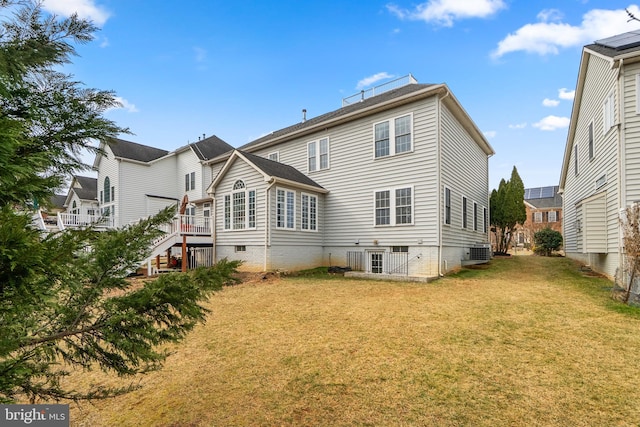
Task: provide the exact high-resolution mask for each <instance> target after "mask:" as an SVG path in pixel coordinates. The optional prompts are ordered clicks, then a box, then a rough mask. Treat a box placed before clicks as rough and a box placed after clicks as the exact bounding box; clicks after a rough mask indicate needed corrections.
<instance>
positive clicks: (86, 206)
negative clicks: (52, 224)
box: [58, 176, 99, 229]
mask: <svg viewBox="0 0 640 427" xmlns="http://www.w3.org/2000/svg"><path fill="white" fill-rule="evenodd" d="M97 182H98V180H97V179H96V178H91V177H87V176H74V177H73V179H72V180H71V185H70V186H69V191H68V192H67V197H66V198H65V201H64V208H65V212H64V213H61V214H58V220H59V221H58V222H59V227H60V228H62V229H64V228H66V227H73V226H81V225H87V224H91V223H94V222H96V221H97V219H98V217H99V207H98V199H97V196H96V195H97V188H98V187H97ZM60 223H61V224H60Z"/></svg>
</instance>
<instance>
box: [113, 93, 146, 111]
mask: <svg viewBox="0 0 640 427" xmlns="http://www.w3.org/2000/svg"><path fill="white" fill-rule="evenodd" d="M114 99H115V100H116V101H117V102H118V103H119V104H120V106H119V107H115V108H111V110H126V111H127V112H129V113H137V112H138V111H139V110H138V108H136V106H135V104H132V103H130V102H129V101H127V100H126V99H124V98H122V97H120V96H116V97H115V98H114Z"/></svg>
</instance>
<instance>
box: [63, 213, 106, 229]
mask: <svg viewBox="0 0 640 427" xmlns="http://www.w3.org/2000/svg"><path fill="white" fill-rule="evenodd" d="M114 220H115V218H113V217H109V216H101V215H88V214H70V213H66V212H65V213H59V214H58V228H59V229H60V230H64V229H65V228H82V227H89V226H93V227H96V228H113V227H114V225H115V221H114Z"/></svg>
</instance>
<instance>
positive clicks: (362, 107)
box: [215, 83, 495, 161]
mask: <svg viewBox="0 0 640 427" xmlns="http://www.w3.org/2000/svg"><path fill="white" fill-rule="evenodd" d="M436 95H441V99H442V100H443V102H444V103H445V104H446V105H447V106H448V107H449V108H450V110H451V111H452V113H453V115H454V116H455V117H456V119H457V120H458V121H460V123H461V125H462V126H463V127H464V128H465V129H466V130H467V131H468V132H469V134H470V135H471V136H472V137H473V138H474V140H475V141H476V142H477V143H478V145H479V146H480V147H481V148H482V150H483V151H484V152H485V153H486V154H487V155H493V154H495V152H494V151H493V148H492V147H491V145H490V144H489V142H488V141H487V140H486V138H485V137H484V135H483V134H482V132H481V131H480V130H479V129H478V128H477V126H476V125H475V123H473V121H472V120H471V118H470V117H469V115H468V114H467V112H466V111H465V110H464V108H462V106H461V105H460V103H459V102H458V100H457V99H456V98H455V96H453V94H452V93H451V91H450V90H449V88H448V87H447V86H446V85H445V84H420V83H411V84H407V85H404V86H401V87H398V88H396V89H391V90H389V91H386V92H383V93H381V94H379V95H375V96H372V97H369V98H366V99H363V100H362V101H360V102H356V103H354V104H350V105H347V106H344V107H342V108H339V109H337V110H334V111H331V112H328V113H325V114H322V115H320V116H317V117H313V118H311V119H308V120H304V121H302V122H299V123H296V124H294V125H291V126H288V127H285V128H283V129H280V130H277V131H274V132H271V133H270V134H268V135H265V136H263V137H261V138H258V139H256V140H254V141H251V142H249V143H247V144H245V145H243V146H241V147H240V148H239V150H241V151H242V152H251V151H255V150H257V149H260V148H265V147H268V146H271V145H275V144H277V143H281V142H284V141H287V140H290V139H294V138H298V137H300V136H304V135H308V134H311V133H313V132H317V131H318V130H319V129H326V128H327V127H333V126H337V125H339V124H341V123H346V122H349V121H352V120H355V119H358V118H360V117H365V116H367V115H371V114H374V113H376V112H378V111H384V110H387V109H390V108H393V107H396V106H400V105H404V104H406V103H410V102H415V101H417V100H419V99H424V98H429V97H432V96H436ZM215 160H216V161H224V160H225V157H224V156H220V157H218V158H217V159H215Z"/></svg>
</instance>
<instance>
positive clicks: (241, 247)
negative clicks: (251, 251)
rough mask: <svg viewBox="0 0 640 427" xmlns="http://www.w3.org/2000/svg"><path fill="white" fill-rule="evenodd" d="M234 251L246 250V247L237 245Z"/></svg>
mask: <svg viewBox="0 0 640 427" xmlns="http://www.w3.org/2000/svg"><path fill="white" fill-rule="evenodd" d="M235 250H236V252H246V251H247V247H246V246H245V245H238V246H236V247H235Z"/></svg>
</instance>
